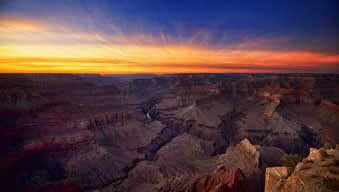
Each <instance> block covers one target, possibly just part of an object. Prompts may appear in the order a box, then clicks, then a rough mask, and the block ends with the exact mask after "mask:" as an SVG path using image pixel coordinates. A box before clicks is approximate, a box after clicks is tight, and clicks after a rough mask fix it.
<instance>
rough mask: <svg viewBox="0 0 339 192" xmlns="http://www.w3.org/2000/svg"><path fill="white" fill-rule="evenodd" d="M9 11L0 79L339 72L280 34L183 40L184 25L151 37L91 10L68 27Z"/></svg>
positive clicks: (196, 32)
mask: <svg viewBox="0 0 339 192" xmlns="http://www.w3.org/2000/svg"><path fill="white" fill-rule="evenodd" d="M14 2H15V1H14ZM13 4H15V3H13ZM45 6H46V7H48V5H45ZM93 6H94V5H93ZM9 7H10V8H11V6H9ZM14 7H15V6H14ZM80 7H81V6H80ZM100 7H101V6H98V7H97V8H98V9H99V8H100ZM10 8H8V9H9V11H8V12H9V13H8V14H7V15H0V42H1V44H0V73H100V74H121V73H127V74H128V73H161V74H166V73H248V72H254V73H255V72H259V73H260V72H265V73H266V72H338V64H339V54H337V51H336V50H334V51H331V52H329V51H321V50H316V49H313V48H312V47H310V48H308V47H306V48H305V46H303V47H299V48H298V46H296V45H294V42H293V38H292V37H289V36H288V35H284V34H279V35H277V36H275V35H266V34H262V35H251V34H250V33H249V34H247V33H244V35H243V36H241V35H239V34H237V33H236V32H233V31H231V30H230V31H231V32H229V31H227V30H221V29H219V28H218V27H215V28H208V27H195V28H193V29H192V30H191V32H190V33H187V29H186V26H185V25H175V26H178V27H176V28H175V29H176V31H175V32H171V31H170V30H169V29H167V28H166V27H165V28H164V29H161V30H160V32H156V33H155V32H152V31H151V32H148V31H147V30H145V29H144V28H145V26H143V25H141V24H140V23H138V24H139V25H141V26H142V28H143V30H135V29H134V30H132V29H129V28H127V27H126V26H124V25H122V26H121V24H120V25H118V24H115V23H112V22H110V19H102V18H107V16H106V15H104V13H108V14H109V15H111V14H113V15H114V13H111V12H105V11H102V12H100V11H97V10H96V9H95V11H94V12H89V13H88V15H86V12H85V13H83V12H82V11H83V9H80V10H82V11H79V10H78V9H76V10H78V11H79V12H76V11H74V12H68V11H67V9H66V8H65V9H63V10H64V11H65V15H66V16H69V17H70V19H69V21H67V20H63V16H62V17H61V16H60V15H53V14H52V13H51V14H52V15H53V17H52V19H44V17H43V15H34V14H33V16H31V15H30V16H26V15H25V16H23V15H21V14H15V13H16V11H20V8H17V7H15V8H11V9H10ZM12 9H13V10H12ZM37 9H38V8H37ZM40 9H42V8H41V7H40ZM4 10H5V11H6V9H4ZM33 10H34V9H33ZM42 13H43V11H42ZM30 14H32V13H30ZM84 14H85V16H84ZM93 14H94V16H92V15H93ZM59 17H60V18H59ZM79 18H81V20H79ZM100 19H101V20H100ZM82 20H84V21H86V22H85V24H84V23H81V22H82ZM87 22H88V23H91V24H92V25H89V24H87ZM97 22H98V23H97ZM136 25H137V24H136ZM187 27H188V26H187ZM239 36H240V37H241V38H239ZM235 39H236V40H235ZM310 42H311V40H310ZM326 43H327V42H323V45H321V46H320V45H318V44H316V43H315V44H314V45H318V46H319V47H326V46H327V45H326ZM309 46H311V45H309Z"/></svg>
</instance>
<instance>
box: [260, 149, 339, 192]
mask: <svg viewBox="0 0 339 192" xmlns="http://www.w3.org/2000/svg"><path fill="white" fill-rule="evenodd" d="M337 191H339V147H338V145H337V147H336V149H329V150H325V149H322V148H321V149H314V148H311V149H310V154H309V156H308V157H307V158H305V159H303V160H302V161H301V162H299V163H298V164H297V166H296V167H295V169H294V170H291V168H288V167H270V168H267V169H266V176H265V192H337Z"/></svg>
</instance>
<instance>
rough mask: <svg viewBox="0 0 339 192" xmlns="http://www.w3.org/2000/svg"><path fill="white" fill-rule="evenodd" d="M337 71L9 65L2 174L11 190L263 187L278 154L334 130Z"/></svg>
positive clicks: (0, 101)
mask: <svg viewBox="0 0 339 192" xmlns="http://www.w3.org/2000/svg"><path fill="white" fill-rule="evenodd" d="M337 79H338V76H336V75H312V74H289V75H279V74H277V75H270V74H256V75H248V74H237V75H224V74H195V75H168V76H147V75H145V76H128V77H123V78H122V77H115V76H112V77H111V76H101V75H96V76H91V75H80V76H78V75H62V74H60V75H58V74H56V75H44V74H41V75H33V74H32V75H30V74H27V75H17V74H11V75H3V76H0V93H1V94H0V115H1V117H3V118H1V121H0V134H1V139H0V152H1V153H0V166H1V172H0V177H1V179H0V181H1V182H2V183H1V185H2V186H3V189H4V190H6V191H67V190H68V191H78V190H80V191H100V192H106V191H123V192H125V191H127V192H134V191H138V192H139V191H145V192H146V191H147V192H149V191H158V190H159V189H163V190H165V189H171V190H173V191H178V189H179V188H175V186H177V185H176V184H178V186H180V187H183V189H185V190H198V188H199V190H201V191H208V190H215V191H218V190H219V191H220V190H224V191H225V190H231V191H232V190H233V191H239V190H240V191H246V190H248V189H249V190H250V191H251V192H255V191H258V192H259V191H263V190H264V189H263V184H264V183H263V181H264V178H265V176H264V169H265V168H266V167H270V166H281V165H282V161H281V160H280V157H281V156H282V155H284V154H285V153H301V154H303V155H306V154H307V153H308V151H309V148H310V147H319V146H322V145H325V144H326V146H332V147H333V146H334V145H335V144H336V141H338V131H337V125H338V124H339V122H338V121H339V119H338V115H339V112H338V107H337V105H338V99H337V98H338V93H339V92H338V91H337V90H338V87H337V85H338V84H337V81H338V80H337ZM245 138H247V139H245ZM312 153H313V152H312ZM312 153H311V154H312ZM328 154H330V152H328ZM312 156H313V155H312ZM330 156H331V155H330ZM314 157H316V156H314ZM317 158H318V157H317ZM318 159H320V161H319V162H323V161H322V160H321V159H326V158H323V157H320V158H318ZM312 161H313V160H312ZM325 162H327V161H326V160H325ZM331 170H332V171H333V170H334V169H331ZM331 181H332V180H327V181H326V182H331ZM240 183H241V187H244V188H241V189H239V188H238V187H237V186H238V184H240ZM13 186H15V187H13ZM166 186H167V187H168V188H166ZM179 191H180V190H179Z"/></svg>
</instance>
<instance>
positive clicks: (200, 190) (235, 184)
mask: <svg viewBox="0 0 339 192" xmlns="http://www.w3.org/2000/svg"><path fill="white" fill-rule="evenodd" d="M176 191H182V192H191V191H195V192H246V191H250V190H249V189H248V188H247V183H246V178H245V176H244V174H243V172H242V171H241V170H240V169H231V170H228V171H226V170H223V169H220V170H218V171H217V172H216V173H212V174H208V175H203V176H196V177H191V178H184V179H174V180H173V181H170V182H168V183H167V184H166V185H165V186H163V187H161V188H160V189H159V192H176Z"/></svg>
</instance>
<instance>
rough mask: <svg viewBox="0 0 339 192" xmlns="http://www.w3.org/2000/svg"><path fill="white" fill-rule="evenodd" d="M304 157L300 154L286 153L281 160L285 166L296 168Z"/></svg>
mask: <svg viewBox="0 0 339 192" xmlns="http://www.w3.org/2000/svg"><path fill="white" fill-rule="evenodd" d="M302 159H303V157H302V156H301V155H298V154H284V155H282V156H281V161H282V163H283V165H284V166H285V167H288V168H290V169H291V170H294V168H295V166H297V164H298V163H299V162H300V161H302Z"/></svg>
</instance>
